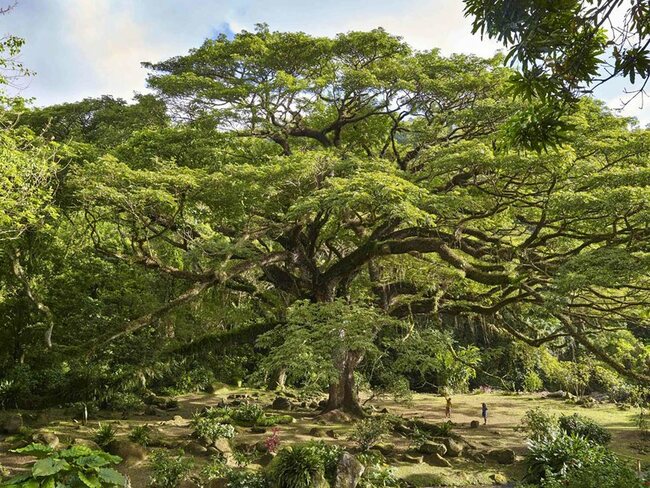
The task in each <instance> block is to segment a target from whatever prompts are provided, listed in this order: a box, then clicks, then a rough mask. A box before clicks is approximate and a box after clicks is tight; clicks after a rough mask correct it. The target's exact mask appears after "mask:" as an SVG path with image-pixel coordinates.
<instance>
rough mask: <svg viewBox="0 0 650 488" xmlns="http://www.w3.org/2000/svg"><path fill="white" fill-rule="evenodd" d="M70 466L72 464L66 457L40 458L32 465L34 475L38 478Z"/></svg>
mask: <svg viewBox="0 0 650 488" xmlns="http://www.w3.org/2000/svg"><path fill="white" fill-rule="evenodd" d="M68 468H70V465H69V464H68V462H67V461H66V460H65V459H56V458H46V459H40V460H38V461H36V462H35V463H34V466H32V475H33V476H34V477H36V478H38V477H42V476H51V475H53V474H56V473H58V472H59V471H63V470H66V469H68Z"/></svg>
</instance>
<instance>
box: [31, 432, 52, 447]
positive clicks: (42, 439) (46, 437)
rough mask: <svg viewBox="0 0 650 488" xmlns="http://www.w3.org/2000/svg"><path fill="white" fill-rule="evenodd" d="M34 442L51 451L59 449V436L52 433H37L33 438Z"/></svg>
mask: <svg viewBox="0 0 650 488" xmlns="http://www.w3.org/2000/svg"><path fill="white" fill-rule="evenodd" d="M32 440H33V441H34V442H38V443H39V444H45V445H46V446H47V447H49V448H51V449H56V448H57V447H59V438H58V436H56V435H55V434H52V433H51V432H37V433H36V434H34V435H33V436H32Z"/></svg>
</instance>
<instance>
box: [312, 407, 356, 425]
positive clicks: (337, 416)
mask: <svg viewBox="0 0 650 488" xmlns="http://www.w3.org/2000/svg"><path fill="white" fill-rule="evenodd" d="M318 419H319V420H321V421H323V422H325V423H327V424H346V423H349V422H351V421H352V418H351V417H350V416H349V415H348V414H347V413H345V412H343V411H342V410H338V409H337V410H331V411H329V412H325V413H322V414H320V415H319V416H318Z"/></svg>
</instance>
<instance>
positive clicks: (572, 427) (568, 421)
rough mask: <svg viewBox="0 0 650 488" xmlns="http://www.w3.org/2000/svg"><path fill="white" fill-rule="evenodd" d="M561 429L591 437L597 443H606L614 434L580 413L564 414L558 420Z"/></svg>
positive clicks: (586, 437)
mask: <svg viewBox="0 0 650 488" xmlns="http://www.w3.org/2000/svg"><path fill="white" fill-rule="evenodd" d="M558 424H559V427H560V429H562V430H563V431H564V432H566V433H567V434H575V435H579V436H582V437H584V438H585V439H589V440H590V441H593V442H595V443H596V444H601V445H605V444H607V443H608V442H609V441H610V440H611V439H612V435H611V434H610V433H609V432H607V430H605V428H603V427H601V426H600V425H598V424H597V423H596V422H594V421H593V420H591V419H590V418H587V417H584V416H582V415H580V414H577V413H574V414H573V415H562V416H561V417H560V419H559V421H558Z"/></svg>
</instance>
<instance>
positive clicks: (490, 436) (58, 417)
mask: <svg viewBox="0 0 650 488" xmlns="http://www.w3.org/2000/svg"><path fill="white" fill-rule="evenodd" d="M232 393H254V392H253V390H246V389H238V390H231V389H222V390H219V391H217V392H216V393H214V394H190V395H184V396H181V397H178V400H179V409H178V410H175V411H170V412H165V413H164V414H163V415H161V416H156V417H149V416H144V415H133V416H129V417H128V418H124V417H123V416H121V415H119V414H118V415H114V414H109V413H105V412H102V414H100V415H99V416H97V417H96V418H94V419H92V421H91V422H89V424H88V425H86V426H82V425H80V424H79V423H78V422H76V421H74V420H72V419H70V418H69V417H67V416H66V415H65V413H64V411H61V410H49V411H47V412H43V413H41V414H39V415H34V414H33V413H29V414H26V417H31V425H32V426H33V427H35V428H41V429H46V430H49V431H51V432H54V433H56V434H57V435H59V437H60V439H61V441H62V442H71V441H72V439H75V438H87V439H89V438H92V436H93V433H94V429H96V428H97V426H98V424H99V422H102V423H105V422H112V423H114V425H115V427H116V428H117V430H118V435H119V436H120V437H126V436H127V435H128V433H129V431H130V430H131V429H132V428H133V427H134V426H135V425H142V424H148V425H150V426H151V427H152V428H154V430H155V431H156V434H157V436H158V437H161V438H163V439H164V440H165V441H166V442H167V444H168V445H169V446H170V447H180V446H182V445H183V443H184V442H187V441H188V440H189V439H190V437H189V436H190V429H189V419H190V418H191V416H192V414H193V413H194V412H195V411H197V410H200V409H201V408H203V407H205V406H211V405H216V404H217V403H218V402H219V401H220V400H221V399H222V398H224V397H226V396H227V395H229V394H232ZM258 393H259V394H260V396H259V398H257V399H255V401H258V402H259V403H260V404H262V405H268V404H269V403H270V402H271V401H272V399H273V397H274V394H272V393H269V392H258ZM483 402H485V403H487V404H488V407H489V422H488V425H487V426H483V425H481V426H480V427H479V428H478V429H470V428H469V423H470V421H472V420H479V419H480V414H481V403H483ZM371 404H372V405H374V406H375V407H377V408H384V407H386V408H388V409H389V411H390V412H391V413H394V414H397V415H402V416H404V417H415V418H420V419H423V420H427V421H431V422H443V421H444V420H445V418H444V405H445V400H444V398H441V397H437V396H433V395H420V394H417V395H415V396H414V398H413V402H412V403H411V404H410V405H404V404H397V403H395V402H392V401H373V402H371ZM534 407H542V408H544V409H545V410H547V411H549V412H553V413H556V414H562V413H564V414H571V413H573V412H578V413H580V414H581V415H585V416H588V417H591V418H593V419H594V420H596V421H597V422H598V423H600V424H601V425H603V426H604V427H606V428H607V429H608V430H609V431H610V432H611V433H612V437H613V438H612V442H611V447H612V449H614V451H616V452H617V453H618V454H620V455H622V456H624V457H626V458H627V459H629V460H630V461H632V462H636V461H637V460H638V461H640V462H641V463H642V465H643V466H644V467H645V468H646V469H647V467H648V466H649V465H650V455H649V454H640V453H639V452H638V449H637V448H636V447H635V446H638V445H639V443H641V442H645V445H646V446H647V441H642V440H641V437H640V435H639V432H638V430H637V429H636V427H635V423H634V414H635V413H636V412H635V411H634V410H628V411H622V410H619V409H618V408H617V407H616V406H614V405H610V404H605V405H598V406H596V407H594V408H590V409H586V408H582V407H579V406H576V405H571V404H567V403H566V402H564V401H563V400H554V399H543V398H541V397H540V395H501V394H496V393H495V394H477V395H455V396H454V397H453V410H452V418H451V420H452V421H453V422H454V423H455V424H456V427H455V432H456V433H458V434H460V435H461V436H463V438H465V439H466V440H467V441H468V442H470V443H472V444H474V445H476V446H477V447H479V448H481V449H489V448H493V447H506V448H511V449H513V450H515V452H516V453H517V454H518V456H523V454H524V453H525V449H526V447H525V446H526V445H525V436H524V434H523V433H521V432H519V431H517V430H516V427H517V426H518V425H520V421H521V418H522V416H523V415H524V413H525V412H526V410H528V409H531V408H534ZM291 414H292V415H293V416H294V417H295V418H296V420H297V421H296V422H295V423H293V424H290V425H283V426H281V433H280V439H281V442H282V444H281V445H282V446H286V445H290V444H293V443H299V442H307V441H310V440H314V436H312V435H310V433H309V432H310V430H311V429H312V428H314V427H317V428H319V429H321V430H326V429H333V430H335V431H336V432H337V433H338V435H339V438H338V439H337V440H334V439H331V438H329V437H323V438H319V440H323V441H325V442H336V443H337V444H342V445H346V446H350V443H349V441H347V440H346V437H347V435H348V433H349V431H350V428H351V424H349V423H347V424H346V423H340V424H333V425H323V424H322V421H319V419H318V418H316V417H315V412H314V411H313V410H308V409H303V410H301V409H298V410H294V411H292V412H291ZM174 416H181V417H182V419H178V418H177V419H176V420H173V417H174ZM28 423H30V422H28ZM267 436H268V434H252V433H251V432H250V431H249V429H245V428H238V435H237V437H236V441H235V442H236V443H237V444H247V445H251V444H254V443H255V442H257V441H259V440H261V439H264V438H265V437H267ZM388 440H389V441H390V442H392V443H394V444H395V445H396V446H398V447H399V448H404V449H405V448H406V447H407V445H408V440H407V439H404V438H401V437H395V438H392V439H388ZM13 441H14V439H11V438H9V439H4V440H2V439H1V438H0V465H4V466H5V467H8V468H10V469H11V470H12V471H16V470H20V469H21V468H23V469H24V466H25V465H26V463H28V462H29V461H30V460H29V459H28V458H25V457H20V456H15V455H14V454H11V453H9V452H8V449H9V448H10V447H11V446H12V443H13ZM518 459H519V460H520V461H521V459H522V458H521V457H519V458H518ZM450 461H451V463H452V467H451V468H439V467H433V466H429V465H428V464H424V463H423V464H416V465H413V464H398V465H396V466H395V469H396V473H397V474H398V475H399V476H400V477H402V478H405V479H407V480H409V481H411V482H413V483H414V484H416V485H417V486H443V485H444V486H487V485H491V484H492V480H491V478H490V477H491V475H494V474H497V473H500V474H502V475H505V476H506V477H507V478H508V479H510V480H518V479H521V477H522V476H523V474H524V467H523V464H522V463H521V462H517V463H516V464H514V465H512V466H500V465H496V464H493V463H487V464H484V465H481V464H476V463H474V462H471V461H469V460H467V459H465V458H450ZM204 462H205V458H204V459H200V458H199V459H198V460H197V463H198V464H199V465H200V464H202V463H204ZM125 471H126V472H127V473H128V474H129V476H130V477H131V478H132V480H133V486H137V487H140V486H143V487H144V486H148V483H147V479H148V470H147V467H146V465H140V466H136V467H132V468H128V469H126V468H125Z"/></svg>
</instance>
